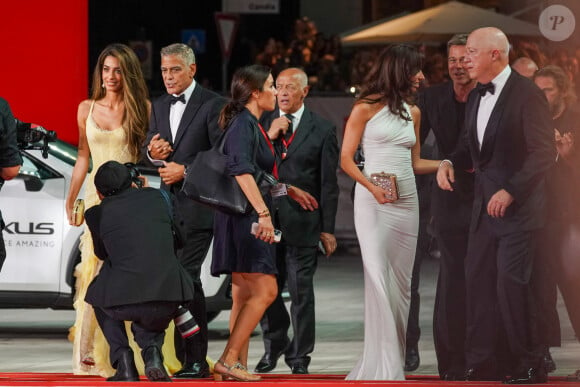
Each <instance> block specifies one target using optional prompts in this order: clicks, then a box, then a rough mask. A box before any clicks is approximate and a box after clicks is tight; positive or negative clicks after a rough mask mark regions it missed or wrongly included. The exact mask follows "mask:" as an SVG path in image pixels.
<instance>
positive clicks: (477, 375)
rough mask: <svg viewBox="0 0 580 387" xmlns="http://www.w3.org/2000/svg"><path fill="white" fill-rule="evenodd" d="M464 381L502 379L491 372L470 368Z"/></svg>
mask: <svg viewBox="0 0 580 387" xmlns="http://www.w3.org/2000/svg"><path fill="white" fill-rule="evenodd" d="M463 380H466V381H499V380H501V378H500V377H499V376H498V375H497V374H495V373H493V372H489V371H484V370H481V369H478V368H469V369H468V370H467V371H465V375H464V376H463Z"/></svg>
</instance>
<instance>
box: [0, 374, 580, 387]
mask: <svg viewBox="0 0 580 387" xmlns="http://www.w3.org/2000/svg"><path fill="white" fill-rule="evenodd" d="M174 383H175V384H176V387H179V386H183V387H185V386H202V385H205V386H212V385H224V384H226V383H227V384H230V385H233V386H236V385H239V384H243V385H247V384H251V385H255V386H257V387H272V386H279V387H286V386H288V387H289V386H305V387H330V386H337V385H340V386H408V387H412V386H444V385H448V386H465V385H467V386H490V387H491V386H503V384H501V383H494V382H443V381H441V380H439V379H438V378H437V377H435V376H430V375H418V376H409V377H408V379H407V380H406V381H405V382H385V381H358V382H352V381H348V382H347V381H345V380H344V375H321V374H314V375H264V376H263V378H262V381H260V382H254V383H240V382H230V381H227V382H214V381H213V380H212V379H201V380H178V379H175V380H174ZM144 384H151V385H160V384H163V385H167V384H168V383H155V384H152V383H150V382H148V381H147V379H144V378H143V379H142V381H141V382H139V383H128V382H123V383H120V382H118V383H112V382H106V381H105V380H104V379H103V378H100V377H98V376H75V375H72V374H64V373H0V386H31V387H34V386H110V387H111V386H126V387H128V386H136V385H137V386H142V385H144ZM576 385H580V384H579V383H575V382H567V381H566V380H565V377H551V378H550V380H549V381H548V383H546V384H542V385H541V386H576Z"/></svg>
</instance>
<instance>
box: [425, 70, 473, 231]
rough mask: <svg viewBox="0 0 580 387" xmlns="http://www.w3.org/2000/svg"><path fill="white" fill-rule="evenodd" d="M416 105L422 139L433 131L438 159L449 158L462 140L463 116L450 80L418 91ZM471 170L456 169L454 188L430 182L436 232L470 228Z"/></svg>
mask: <svg viewBox="0 0 580 387" xmlns="http://www.w3.org/2000/svg"><path fill="white" fill-rule="evenodd" d="M417 105H418V106H419V109H420V110H421V129H420V133H421V142H423V141H424V140H425V138H427V136H428V135H429V132H430V131H433V134H434V136H435V140H436V142H437V149H438V151H439V154H438V157H439V158H440V159H448V158H449V157H451V154H452V153H453V150H454V149H455V147H456V146H457V143H458V142H459V140H460V139H461V134H462V131H463V126H464V122H465V119H464V115H462V114H461V112H460V106H459V104H458V102H456V100H455V93H454V92H453V82H451V81H449V82H446V83H444V84H441V85H436V86H431V87H429V88H427V89H425V90H423V91H422V92H421V93H420V94H419V99H418V101H417ZM473 181H474V176H473V173H469V172H467V171H465V170H462V169H456V170H455V184H454V185H453V189H454V190H453V191H444V190H442V189H440V188H439V187H438V186H437V184H433V189H432V192H431V215H432V217H433V225H434V227H435V230H436V232H441V231H443V232H446V231H448V230H449V229H458V228H460V229H465V230H467V229H468V227H469V222H470V219H471V208H472V204H473Z"/></svg>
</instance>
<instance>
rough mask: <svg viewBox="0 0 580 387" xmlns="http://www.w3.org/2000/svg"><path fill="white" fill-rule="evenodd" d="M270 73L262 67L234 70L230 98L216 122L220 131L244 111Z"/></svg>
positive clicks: (267, 68) (253, 66) (266, 68)
mask: <svg viewBox="0 0 580 387" xmlns="http://www.w3.org/2000/svg"><path fill="white" fill-rule="evenodd" d="M270 73H271V69H270V68H269V67H267V66H262V65H251V66H246V67H242V68H239V69H238V70H236V72H235V73H234V76H233V78H232V85H231V87H230V92H231V94H232V98H231V100H230V102H229V103H227V104H226V105H225V106H224V107H223V109H222V111H221V112H220V117H219V120H218V124H219V126H220V127H221V128H222V129H225V128H227V126H228V125H229V124H230V122H231V120H232V119H233V118H234V117H235V116H236V115H237V114H239V113H241V112H242V110H244V108H245V106H246V104H247V103H248V102H249V101H250V97H251V96H252V92H254V90H262V88H263V87H264V83H266V80H267V79H268V76H269V75H270Z"/></svg>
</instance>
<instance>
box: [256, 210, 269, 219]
mask: <svg viewBox="0 0 580 387" xmlns="http://www.w3.org/2000/svg"><path fill="white" fill-rule="evenodd" d="M256 212H257V213H258V218H267V217H269V216H270V211H269V210H268V209H267V208H266V209H264V210H262V211H256Z"/></svg>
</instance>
